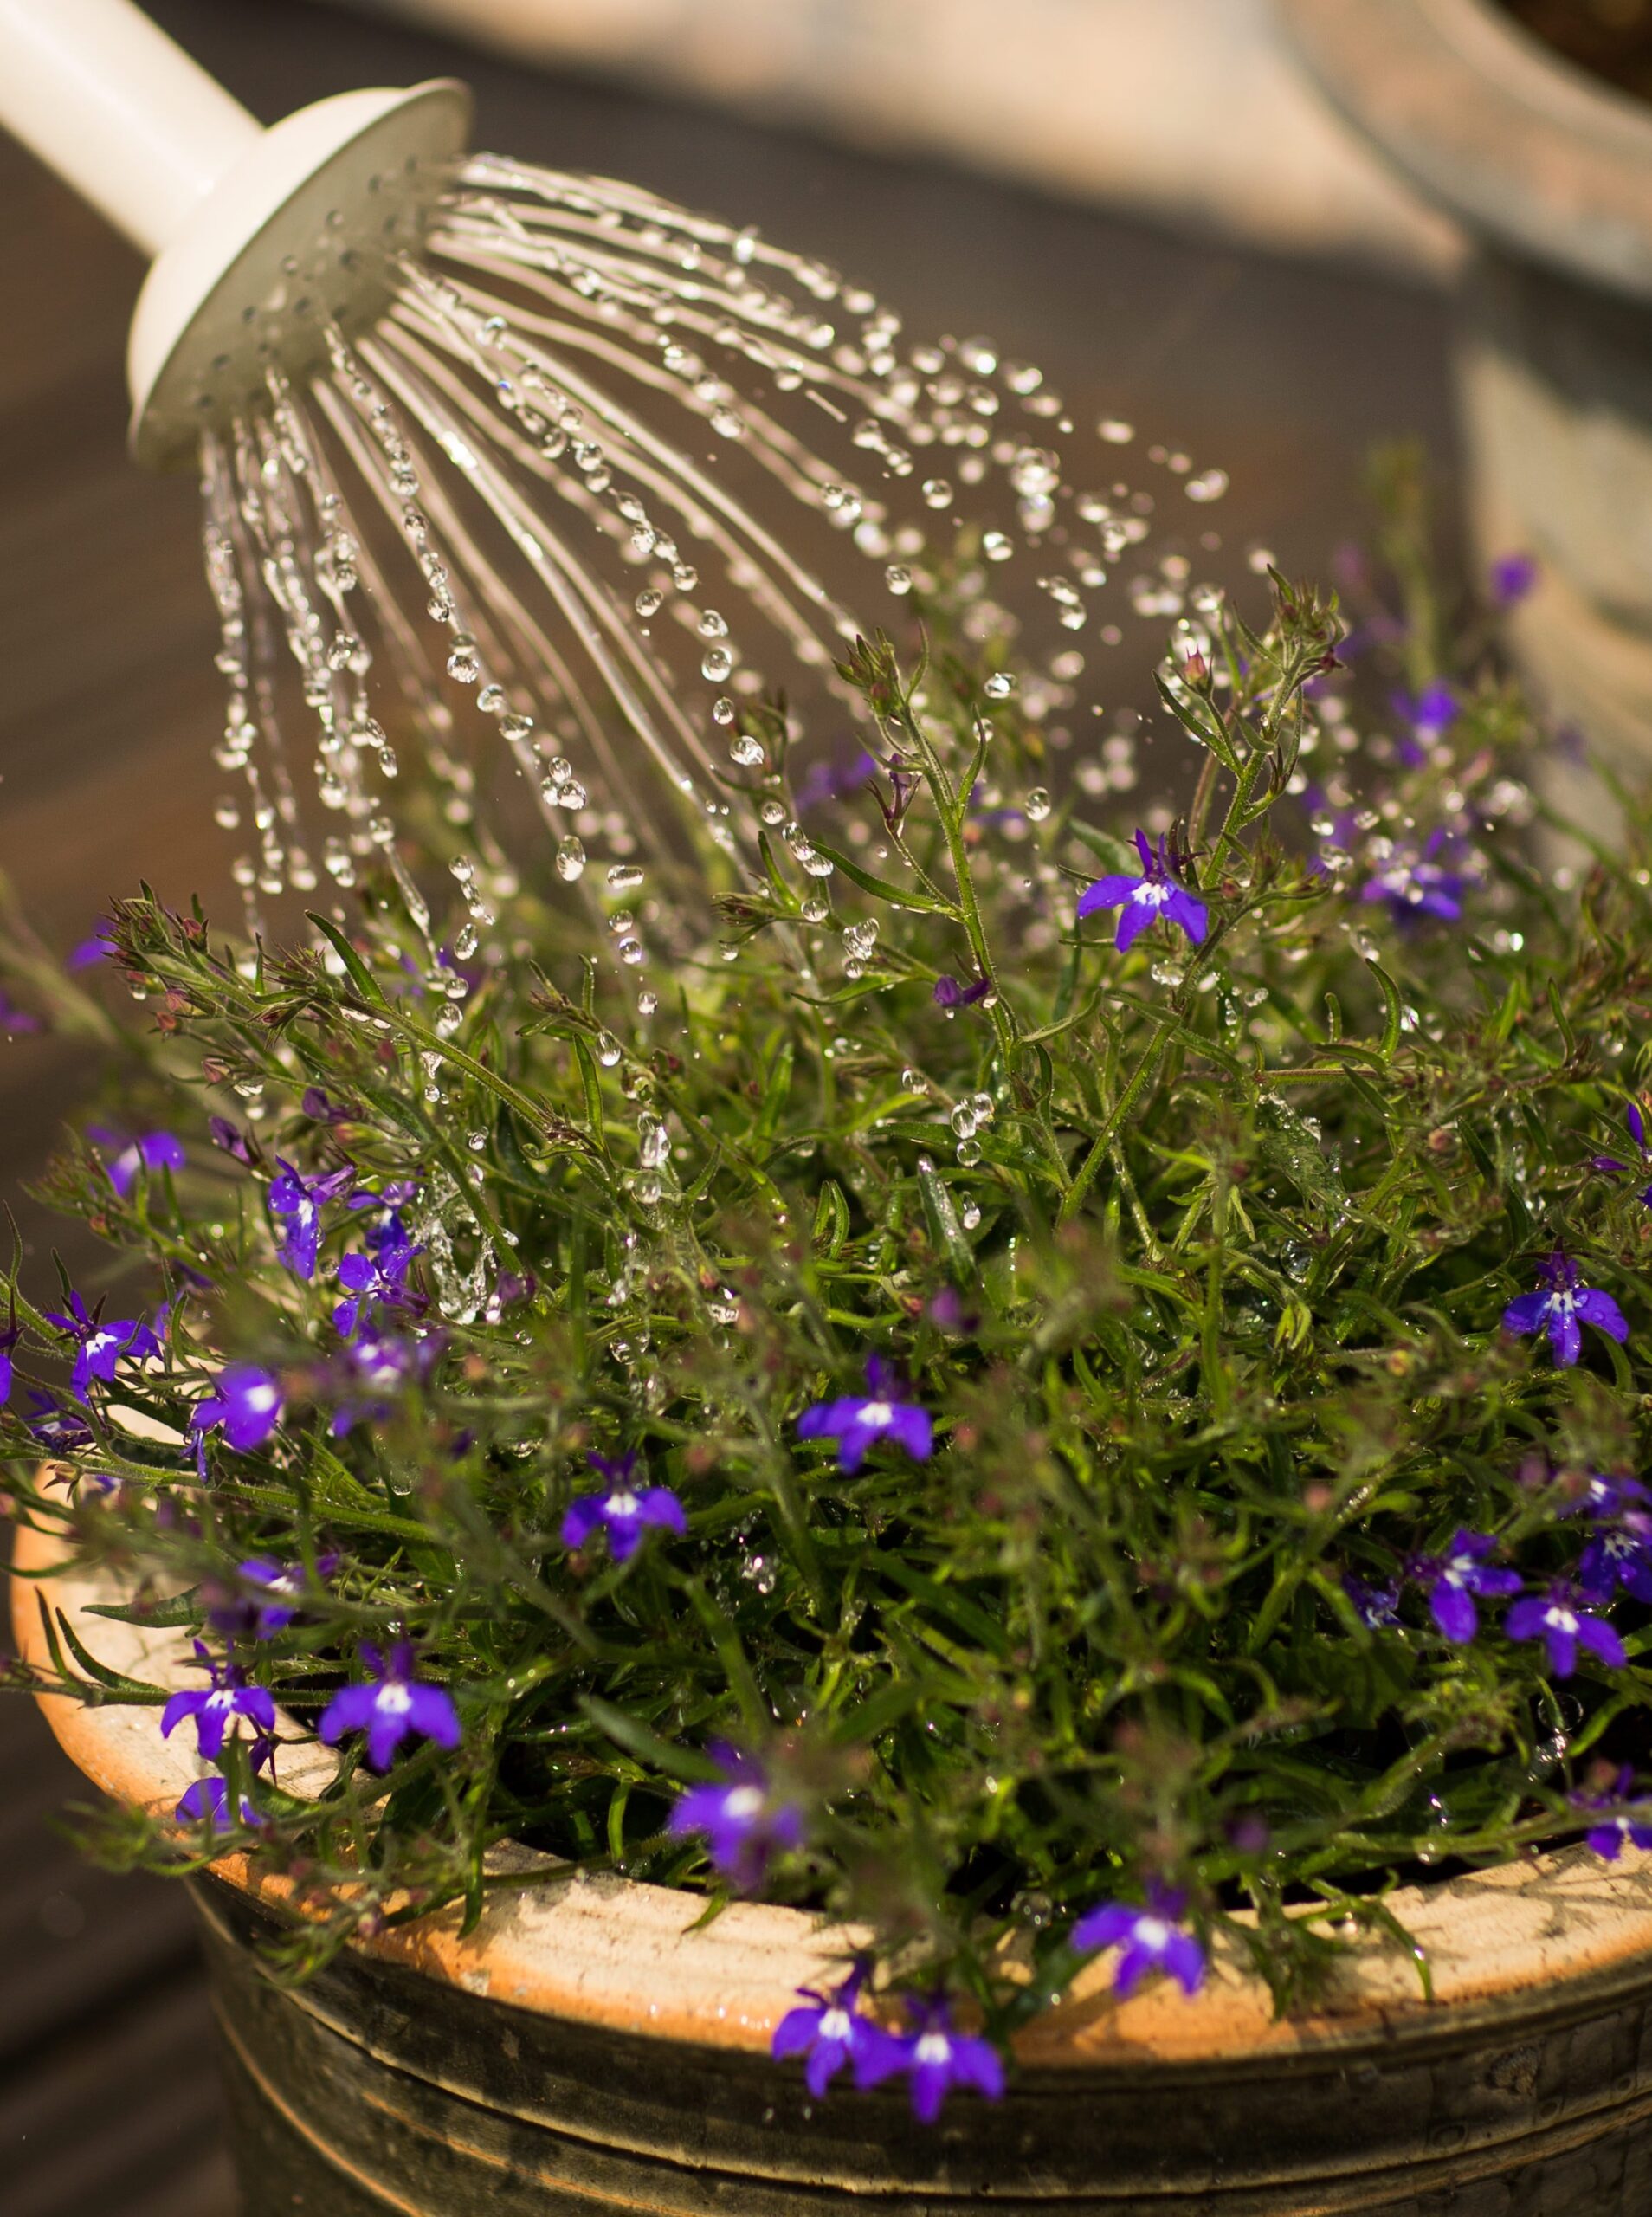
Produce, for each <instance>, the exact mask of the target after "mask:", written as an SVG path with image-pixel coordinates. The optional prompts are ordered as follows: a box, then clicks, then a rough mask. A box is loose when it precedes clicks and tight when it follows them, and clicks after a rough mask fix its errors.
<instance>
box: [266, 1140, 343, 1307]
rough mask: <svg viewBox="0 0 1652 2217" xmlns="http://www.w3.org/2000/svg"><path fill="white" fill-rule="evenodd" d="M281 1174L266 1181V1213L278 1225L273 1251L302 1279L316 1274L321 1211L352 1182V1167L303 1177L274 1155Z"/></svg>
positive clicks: (299, 1171)
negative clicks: (268, 1213)
mask: <svg viewBox="0 0 1652 2217" xmlns="http://www.w3.org/2000/svg"><path fill="white" fill-rule="evenodd" d="M275 1159H276V1162H277V1165H278V1166H279V1173H280V1174H279V1175H278V1176H276V1177H274V1178H272V1179H271V1180H270V1181H269V1193H268V1205H269V1212H270V1214H271V1216H273V1217H274V1218H275V1220H276V1222H277V1223H278V1224H279V1225H281V1238H280V1241H279V1243H278V1244H277V1246H276V1249H275V1251H276V1253H277V1254H278V1255H279V1256H280V1257H281V1260H282V1262H284V1263H285V1264H287V1268H288V1270H291V1271H293V1272H294V1275H295V1276H296V1277H301V1278H313V1277H314V1276H315V1252H316V1247H317V1245H318V1244H319V1240H320V1238H321V1211H322V1209H323V1207H324V1206H325V1205H326V1203H327V1202H328V1201H335V1200H337V1199H338V1198H339V1194H340V1193H343V1192H344V1190H345V1186H351V1185H353V1184H354V1183H355V1178H356V1173H355V1171H354V1169H353V1168H352V1167H351V1166H350V1165H349V1164H348V1163H346V1164H345V1167H344V1168H343V1169H342V1170H327V1171H318V1172H316V1173H313V1175H311V1176H309V1177H306V1175H305V1174H304V1173H303V1172H302V1171H301V1170H295V1169H294V1167H293V1166H292V1164H291V1163H290V1162H288V1161H287V1160H285V1159H284V1158H283V1157H281V1156H280V1155H278V1156H277V1157H276V1158H275Z"/></svg>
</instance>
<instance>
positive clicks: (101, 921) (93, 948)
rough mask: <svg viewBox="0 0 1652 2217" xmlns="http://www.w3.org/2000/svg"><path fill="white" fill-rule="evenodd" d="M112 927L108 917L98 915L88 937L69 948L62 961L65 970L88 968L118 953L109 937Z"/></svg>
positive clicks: (117, 948)
mask: <svg viewBox="0 0 1652 2217" xmlns="http://www.w3.org/2000/svg"><path fill="white" fill-rule="evenodd" d="M112 930H113V925H111V924H110V922H109V921H108V919H107V918H106V917H104V916H100V917H99V918H98V920H97V922H96V924H95V925H94V928H93V933H92V936H91V938H90V939H83V940H81V942H80V944H79V945H78V946H76V947H71V948H70V949H69V952H68V956H67V958H66V960H65V961H64V965H63V966H64V968H65V969H66V970H89V969H91V968H92V966H93V965H94V963H98V962H103V961H106V960H109V959H110V958H112V957H113V956H114V955H117V954H119V952H120V950H119V947H117V946H116V945H115V943H114V941H113V940H112V939H111V938H110V937H109V933H110V932H111V931H112Z"/></svg>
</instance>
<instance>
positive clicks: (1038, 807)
mask: <svg viewBox="0 0 1652 2217" xmlns="http://www.w3.org/2000/svg"><path fill="white" fill-rule="evenodd" d="M1022 805H1023V808H1024V809H1025V811H1026V812H1027V815H1028V816H1029V818H1030V819H1031V821H1032V822H1033V823H1035V824H1042V822H1043V820H1044V818H1046V817H1047V816H1048V815H1049V793H1048V792H1046V790H1045V788H1044V787H1043V786H1042V785H1035V786H1034V787H1033V789H1032V791H1031V792H1029V794H1028V796H1027V798H1026V799H1025V800H1024V801H1023V804H1022Z"/></svg>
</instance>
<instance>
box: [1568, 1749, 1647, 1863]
mask: <svg viewBox="0 0 1652 2217" xmlns="http://www.w3.org/2000/svg"><path fill="white" fill-rule="evenodd" d="M1634 1795H1635V1771H1634V1768H1633V1766H1632V1765H1630V1764H1629V1763H1625V1764H1624V1765H1623V1768H1621V1769H1620V1770H1619V1772H1618V1774H1617V1777H1616V1778H1615V1779H1614V1780H1613V1781H1612V1782H1611V1784H1610V1786H1609V1787H1607V1789H1606V1791H1605V1792H1604V1794H1583V1793H1578V1794H1568V1795H1567V1797H1566V1798H1567V1800H1569V1801H1570V1802H1571V1806H1572V1807H1573V1808H1574V1809H1593V1810H1596V1811H1600V1810H1609V1811H1610V1815H1608V1816H1606V1817H1605V1818H1604V1819H1603V1820H1602V1821H1601V1822H1600V1823H1598V1824H1596V1825H1593V1826H1591V1828H1590V1831H1589V1835H1588V1845H1590V1846H1591V1848H1593V1850H1594V1852H1595V1853H1596V1854H1597V1855H1599V1856H1604V1858H1605V1860H1606V1861H1607V1862H1608V1863H1616V1862H1617V1858H1618V1857H1619V1856H1620V1855H1621V1854H1622V1853H1623V1849H1624V1847H1625V1845H1628V1846H1629V1847H1652V1808H1649V1807H1648V1805H1647V1803H1646V1801H1645V1800H1644V1799H1642V1800H1640V1801H1639V1802H1638V1803H1637V1802H1636V1800H1635V1798H1634ZM1626 1803H1627V1804H1629V1807H1624V1806H1623V1805H1624V1804H1626Z"/></svg>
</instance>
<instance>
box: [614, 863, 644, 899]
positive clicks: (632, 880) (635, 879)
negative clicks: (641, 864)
mask: <svg viewBox="0 0 1652 2217" xmlns="http://www.w3.org/2000/svg"><path fill="white" fill-rule="evenodd" d="M641 884H642V870H641V869H639V868H638V866H637V865H636V863H610V864H609V869H608V889H609V891H610V893H629V892H630V891H631V890H632V889H633V888H634V887H636V886H638V885H641Z"/></svg>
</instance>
